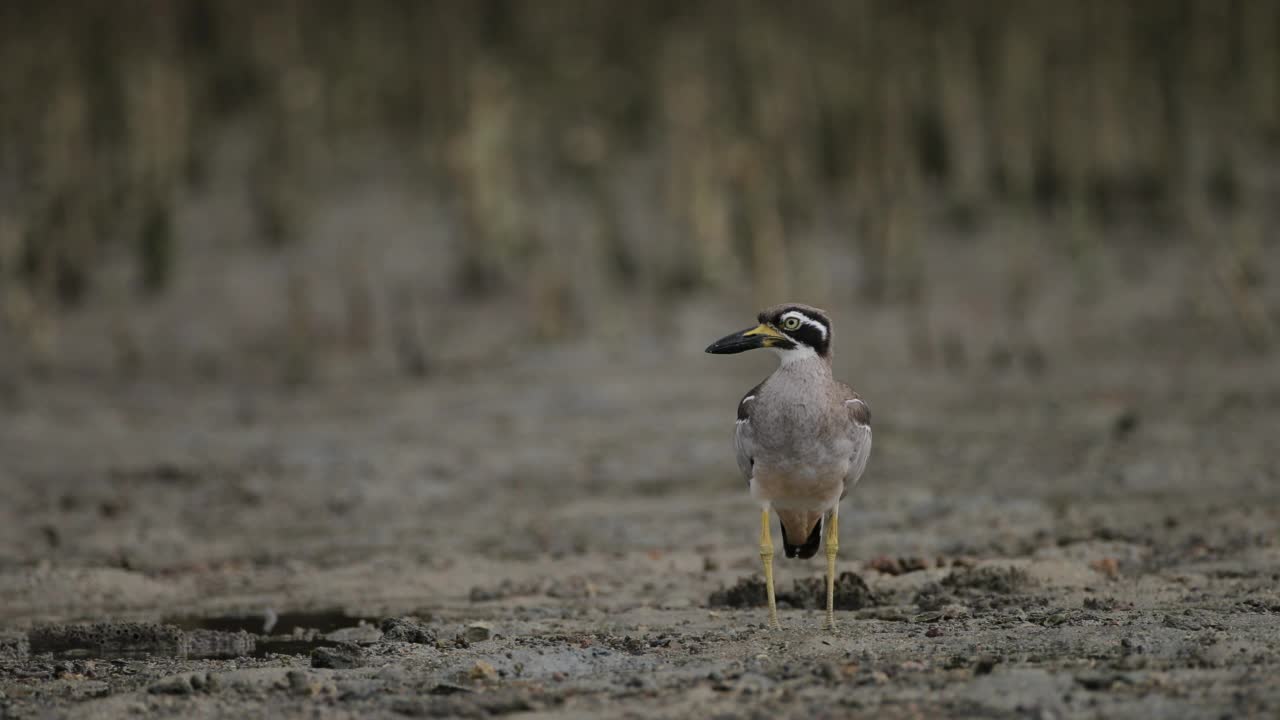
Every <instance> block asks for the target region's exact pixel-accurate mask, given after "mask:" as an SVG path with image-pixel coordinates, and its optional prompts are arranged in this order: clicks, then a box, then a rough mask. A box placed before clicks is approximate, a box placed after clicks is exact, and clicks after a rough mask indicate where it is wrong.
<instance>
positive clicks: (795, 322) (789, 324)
mask: <svg viewBox="0 0 1280 720" xmlns="http://www.w3.org/2000/svg"><path fill="white" fill-rule="evenodd" d="M798 327H800V318H793V317H790V318H787V319H786V320H783V321H782V329H784V330H795V329H796V328H798Z"/></svg>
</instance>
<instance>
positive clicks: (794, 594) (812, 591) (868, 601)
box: [707, 572, 882, 610]
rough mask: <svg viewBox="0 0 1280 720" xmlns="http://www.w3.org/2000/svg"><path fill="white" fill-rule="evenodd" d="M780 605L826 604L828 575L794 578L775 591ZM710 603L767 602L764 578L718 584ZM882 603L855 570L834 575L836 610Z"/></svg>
mask: <svg viewBox="0 0 1280 720" xmlns="http://www.w3.org/2000/svg"><path fill="white" fill-rule="evenodd" d="M775 597H776V599H777V602H778V604H779V605H781V606H784V607H791V608H796V609H822V608H826V606H827V579H826V577H825V576H822V575H819V576H818V577H814V578H801V579H798V580H796V581H795V584H794V585H793V586H792V589H791V591H790V592H787V591H776V593H775ZM707 604H708V605H710V606H711V607H729V608H753V607H764V606H765V605H767V604H768V598H767V595H766V591H765V584H764V580H762V579H761V578H760V577H759V576H755V575H753V576H750V577H744V578H740V579H739V580H738V582H737V584H735V585H734V586H733V587H730V588H721V589H719V590H716V591H714V592H712V593H711V595H710V597H708V598H707ZM880 604H882V601H881V599H880V598H879V597H878V596H876V594H875V593H873V592H872V591H871V588H869V587H867V583H866V582H865V581H863V579H862V577H861V576H860V575H858V574H857V573H853V572H843V573H841V574H840V576H839V577H837V578H836V584H835V597H834V605H835V608H836V609H837V610H861V609H863V608H869V607H875V606H877V605H880Z"/></svg>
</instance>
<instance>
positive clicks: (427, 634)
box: [381, 617, 437, 645]
mask: <svg viewBox="0 0 1280 720" xmlns="http://www.w3.org/2000/svg"><path fill="white" fill-rule="evenodd" d="M381 627H382V639H383V640H387V641H390V642H407V643H416V644H418V645H435V644H436V639H437V637H436V631H435V630H432V629H431V628H429V627H427V626H426V625H423V624H422V623H420V622H418V621H417V620H415V619H414V618H411V617H399V618H387V619H385V620H383V621H382V626H381Z"/></svg>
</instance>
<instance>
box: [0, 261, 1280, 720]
mask: <svg viewBox="0 0 1280 720" xmlns="http://www.w3.org/2000/svg"><path fill="white" fill-rule="evenodd" d="M1165 280H1167V278H1165V279H1161V278H1160V277H1158V276H1157V277H1153V278H1152V279H1150V280H1149V281H1148V282H1149V283H1150V284H1151V286H1152V287H1165V284H1164V283H1165ZM1140 290H1141V288H1139V289H1138V290H1135V292H1138V291H1140ZM797 299H801V298H797ZM1160 307H1171V308H1175V309H1176V308H1177V307H1178V306H1177V305H1176V303H1175V304H1165V305H1161V306H1160ZM754 311H755V308H746V307H740V308H728V307H717V308H716V309H714V310H712V309H707V308H706V307H703V306H699V305H697V304H696V303H695V304H693V305H691V306H687V307H672V308H670V309H669V310H663V311H654V312H652V313H649V314H647V315H645V316H644V317H642V318H638V317H634V316H628V317H627V322H626V323H625V324H623V323H619V327H627V328H630V329H629V330H627V331H619V332H618V333H616V334H614V335H613V336H610V337H604V338H602V339H597V340H593V341H590V342H588V341H575V342H572V343H561V344H536V343H526V344H514V347H511V346H508V347H506V349H505V350H504V351H502V352H498V351H486V352H484V353H480V354H477V355H476V356H474V357H468V358H461V356H459V357H452V356H451V355H450V354H449V353H450V352H454V351H452V350H449V349H448V348H444V347H442V348H441V349H440V351H439V355H438V357H436V358H435V360H434V361H433V363H432V364H431V367H430V370H429V371H428V372H427V373H426V376H425V377H423V378H416V379H410V378H407V377H405V376H403V375H400V374H395V373H385V372H380V371H377V370H372V371H367V372H361V371H350V372H341V373H334V374H331V375H323V374H322V375H321V376H320V377H318V378H316V379H313V380H311V381H309V382H306V383H301V384H295V385H292V386H286V385H282V384H280V383H276V382H267V381H260V380H259V381H253V380H246V379H233V377H234V376H231V377H221V378H220V377H217V376H208V374H206V375H203V376H190V375H184V374H183V373H170V374H168V375H167V376H166V375H164V374H163V373H162V374H160V375H161V376H160V377H150V376H147V375H145V374H144V375H143V376H141V377H137V378H134V379H120V378H117V377H115V376H113V375H111V374H110V373H95V372H90V371H84V372H73V371H71V370H59V371H54V372H48V373H44V374H35V375H31V376H26V375H20V374H15V375H13V376H12V377H11V379H9V380H8V381H6V384H5V385H4V392H3V393H0V397H2V398H3V403H2V405H0V407H2V414H0V458H2V459H3V463H2V464H0V497H2V498H3V501H2V502H0V716H3V717H15V718H19V717H59V716H68V717H116V716H126V715H128V716H139V715H140V716H172V717H193V718H200V717H249V716H272V717H291V716H292V717H300V716H306V717H326V718H327V717H486V716H497V715H512V716H515V715H519V716H565V717H601V716H605V715H617V716H630V717H720V716H723V717H762V718H763V717H768V718H773V717H805V718H812V717H833V716H876V717H882V718H886V717H887V718H894V717H940V716H954V715H980V716H992V717H1015V716H1016V717H1024V716H1034V717H1098V716H1107V717H1213V718H1219V717H1274V716H1275V715H1276V714H1277V713H1280V680H1278V678H1280V538H1278V537H1277V529H1280V501H1278V500H1277V498H1278V497H1280V493H1278V488H1280V452H1277V450H1276V431H1277V429H1278V428H1280V363H1277V362H1276V360H1275V356H1274V354H1271V355H1268V354H1265V353H1261V354H1260V353H1254V352H1251V351H1249V350H1247V348H1245V347H1244V345H1243V344H1241V343H1238V342H1236V343H1235V344H1234V345H1233V344H1232V342H1231V341H1228V342H1220V341H1219V338H1221V337H1223V336H1230V334H1231V331H1230V329H1229V328H1226V329H1224V328H1222V327H1213V326H1214V323H1213V322H1206V321H1203V320H1201V321H1198V322H1199V324H1198V325H1196V324H1194V323H1193V324H1192V325H1190V326H1188V325H1186V324H1184V323H1182V322H1180V320H1179V319H1178V318H1177V317H1176V315H1177V313H1176V312H1174V311H1169V312H1167V313H1164V314H1161V313H1154V314H1153V313H1145V314H1144V311H1143V310H1142V308H1141V306H1140V305H1139V309H1138V310H1135V311H1134V312H1132V313H1130V314H1129V315H1127V316H1126V317H1127V319H1124V320H1114V318H1113V312H1112V310H1111V309H1108V308H1107V307H1105V304H1104V305H1103V306H1097V305H1095V306H1093V308H1092V309H1090V310H1088V311H1087V312H1086V313H1085V315H1084V316H1083V317H1081V316H1074V317H1075V323H1076V324H1075V325H1073V326H1072V327H1073V328H1074V329H1067V328H1064V327H1063V326H1060V325H1056V324H1055V322H1056V321H1055V318H1058V319H1061V317H1062V316H1061V315H1055V314H1054V313H1053V312H1051V311H1050V310H1046V311H1045V313H1044V314H1043V316H1033V317H1032V322H1031V324H1030V326H1029V330H1028V332H1027V333H1026V335H1025V336H1024V338H1023V339H1022V340H1019V339H1017V338H1014V340H1013V341H1007V340H1005V339H1001V338H1000V337H997V335H999V333H989V334H988V335H983V334H982V333H981V332H975V333H960V338H959V339H958V340H956V341H955V346H954V347H951V346H948V345H947V343H946V342H944V343H942V345H943V346H944V352H942V353H941V354H940V355H939V356H938V357H936V358H934V359H932V360H931V361H920V360H919V359H916V360H913V359H912V357H911V353H910V352H908V351H907V350H906V349H904V348H909V347H910V345H911V343H910V342H909V330H908V328H909V327H910V325H911V323H912V322H913V321H912V317H913V316H911V315H909V314H907V313H903V312H898V311H892V310H884V309H880V310H875V309H865V308H857V307H852V306H851V307H847V308H833V313H834V315H835V320H836V328H837V340H836V342H837V362H836V367H837V372H838V374H839V375H840V376H842V377H844V378H845V379H847V380H849V381H850V382H851V383H852V384H853V385H854V386H855V387H856V388H858V389H859V390H860V391H861V392H862V393H863V394H864V395H865V396H866V397H867V398H868V399H869V400H870V402H871V405H872V407H873V410H874V413H875V433H876V435H875V438H876V440H875V442H876V445H875V450H874V453H873V456H872V460H871V464H870V468H869V470H868V472H867V474H866V476H865V477H864V478H863V481H862V483H861V485H860V486H859V487H858V488H857V489H856V490H855V491H854V492H852V493H851V494H850V496H849V497H848V498H847V499H846V501H845V505H844V506H843V512H842V515H841V519H842V521H843V522H842V523H841V529H842V545H841V550H842V556H841V559H840V565H839V567H840V570H841V572H843V573H849V574H848V575H846V576H844V577H843V578H842V584H841V593H840V602H841V606H842V608H844V609H842V610H841V611H840V612H839V614H838V620H839V627H838V629H837V630H836V631H834V632H828V631H825V630H823V629H822V614H821V612H820V611H819V610H817V609H816V607H815V606H814V602H813V594H812V592H811V586H812V584H813V583H814V582H815V581H816V580H817V579H818V578H820V577H821V574H822V562H821V560H822V558H821V556H819V557H817V558H814V559H813V560H810V561H786V560H781V559H780V561H779V564H778V571H777V574H778V582H779V588H780V590H781V591H782V593H783V599H784V609H783V610H782V622H783V625H784V629H783V630H782V631H780V632H771V631H769V630H766V629H765V628H764V626H763V621H764V617H765V616H764V611H763V609H762V608H761V607H759V605H760V604H761V603H762V602H763V595H762V593H761V591H760V588H759V585H758V579H757V578H758V576H759V570H758V557H757V551H756V534H757V530H758V528H757V526H756V522H757V519H758V516H757V513H756V511H755V509H754V508H753V507H752V505H751V503H750V501H749V499H748V497H747V495H746V492H745V490H744V488H743V485H742V480H741V478H740V477H739V476H738V474H737V470H736V467H735V466H734V464H733V460H732V450H731V442H730V435H731V431H732V420H733V408H734V405H735V403H736V402H737V400H738V398H739V397H740V395H741V394H742V392H743V391H744V390H745V389H746V388H748V387H750V386H751V385H752V384H754V383H755V382H756V381H757V380H758V379H759V378H760V377H762V376H763V375H764V374H765V373H766V372H768V370H769V368H770V366H771V363H772V362H773V361H772V359H771V358H770V357H767V356H764V355H763V354H760V356H759V357H755V356H743V357H738V358H728V359H726V358H720V357H710V356H705V355H702V354H701V349H702V347H703V346H704V345H705V344H706V343H707V342H709V341H710V340H712V339H714V338H716V337H718V336H720V335H722V334H724V333H726V332H729V331H732V330H735V329H738V328H739V327H741V326H745V325H746V324H747V323H748V322H749V321H750V319H751V317H752V316H753V315H754ZM495 312H496V311H495ZM953 312H955V309H954V307H953ZM972 312H973V313H975V314H977V315H981V314H982V312H983V311H982V310H981V308H979V309H977V310H973V311H972ZM459 317H463V316H461V315H460V316H459ZM465 317H467V318H468V319H474V318H478V317H484V316H483V315H478V314H472V315H467V316H465ZM494 317H495V319H494V320H493V322H494V324H491V325H489V326H488V328H489V329H490V330H491V331H492V330H493V329H494V328H496V327H497V324H498V323H500V320H499V319H496V318H497V317H498V316H497V315H496V314H495V316H494ZM1108 318H1111V319H1110V320H1108ZM949 322H956V323H958V324H957V327H969V326H968V325H963V324H960V321H959V320H956V319H955V318H949V317H948V316H947V315H945V314H943V313H940V314H938V315H937V316H936V317H935V320H934V323H935V325H934V327H935V329H936V328H941V329H939V330H937V331H938V332H939V333H941V334H943V335H945V334H946V333H947V332H948V331H947V330H946V328H947V323H949ZM972 326H973V327H980V326H981V323H975V324H973V325H972ZM459 334H461V331H459V333H457V334H453V335H451V337H457V336H458V335H459ZM1027 338H1029V339H1027ZM459 358H461V359H459ZM779 558H781V556H779Z"/></svg>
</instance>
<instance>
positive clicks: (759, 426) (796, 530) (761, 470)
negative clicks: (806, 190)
mask: <svg viewBox="0 0 1280 720" xmlns="http://www.w3.org/2000/svg"><path fill="white" fill-rule="evenodd" d="M756 320H757V323H758V324H757V325H756V326H755V327H752V328H748V329H746V330H743V331H741V332H736V333H733V334H731V335H727V336H725V337H723V338H721V339H719V340H717V341H715V342H714V343H712V344H711V345H710V346H708V347H707V350H706V351H707V352H708V353H713V354H717V355H729V354H735V353H741V352H746V351H747V350H755V349H757V348H768V349H770V350H772V351H774V352H775V353H777V355H778V356H779V358H780V359H781V362H780V363H779V364H778V367H777V369H776V370H774V371H773V373H772V374H770V375H769V377H767V378H765V379H764V381H763V382H761V383H760V384H758V385H756V386H755V387H753V388H751V389H750V390H748V391H747V393H746V394H745V395H743V396H742V400H740V401H739V402H738V417H737V420H736V422H735V423H734V448H735V450H736V451H737V459H738V468H739V469H740V470H741V471H742V475H743V477H744V478H745V479H746V482H747V487H748V488H749V489H750V492H751V497H752V498H753V499H754V500H756V501H757V502H758V503H759V504H760V508H761V515H760V560H761V563H762V564H763V566H764V579H765V592H766V593H767V598H766V599H767V601H768V604H769V627H770V628H771V629H779V628H781V625H780V623H779V622H778V605H777V601H776V600H775V597H774V591H773V554H774V548H773V539H772V537H771V535H770V532H769V525H770V511H772V512H774V513H776V514H777V516H778V521H779V525H780V526H781V529H782V545H783V549H784V551H785V552H786V556H787V557H788V558H811V557H813V556H814V555H815V554H817V552H818V546H819V544H820V542H821V540H822V531H823V528H824V525H825V528H826V555H827V618H826V627H827V629H829V630H834V629H835V565H836V554H837V552H838V550H839V547H840V540H839V532H840V531H839V518H840V501H841V499H843V498H844V496H845V494H847V493H848V492H849V490H851V489H853V487H854V486H855V485H856V484H857V483H858V480H859V478H861V477H862V473H863V471H865V470H866V467H867V460H868V459H869V458H870V456H871V407H870V406H869V405H868V404H867V402H866V401H865V400H863V399H862V397H861V396H859V395H858V393H856V392H854V391H853V388H851V387H849V386H848V385H846V384H845V383H843V382H841V381H839V380H837V379H835V377H834V376H833V375H832V370H831V320H830V318H828V317H827V313H826V312H825V311H823V310H819V309H818V308H816V307H812V306H809V305H804V304H800V303H786V304H782V305H775V306H773V307H770V308H767V309H765V310H764V311H762V312H761V313H760V314H759V315H758V316H757V318H756Z"/></svg>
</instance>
